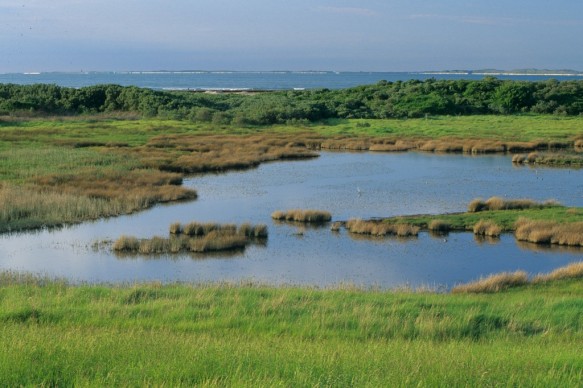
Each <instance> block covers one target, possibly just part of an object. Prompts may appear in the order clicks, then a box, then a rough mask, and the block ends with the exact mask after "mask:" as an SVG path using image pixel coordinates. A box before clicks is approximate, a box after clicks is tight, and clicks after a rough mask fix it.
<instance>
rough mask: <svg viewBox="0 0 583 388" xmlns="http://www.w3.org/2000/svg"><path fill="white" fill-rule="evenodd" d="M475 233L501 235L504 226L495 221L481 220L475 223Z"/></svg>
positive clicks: (491, 235)
mask: <svg viewBox="0 0 583 388" xmlns="http://www.w3.org/2000/svg"><path fill="white" fill-rule="evenodd" d="M473 230H474V234H476V235H479V236H488V237H499V236H500V234H501V233H502V228H501V227H500V226H499V225H498V224H496V223H495V222H493V221H487V220H480V221H478V222H477V223H476V224H475V225H474V228H473Z"/></svg>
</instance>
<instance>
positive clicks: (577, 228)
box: [515, 218, 583, 246]
mask: <svg viewBox="0 0 583 388" xmlns="http://www.w3.org/2000/svg"><path fill="white" fill-rule="evenodd" d="M515 227H516V230H515V237H516V239H517V240H519V241H528V242H532V243H535V244H557V245H567V246H583V222H569V223H558V222H556V221H546V220H529V219H526V218H521V219H519V220H518V221H517V222H516V225H515Z"/></svg>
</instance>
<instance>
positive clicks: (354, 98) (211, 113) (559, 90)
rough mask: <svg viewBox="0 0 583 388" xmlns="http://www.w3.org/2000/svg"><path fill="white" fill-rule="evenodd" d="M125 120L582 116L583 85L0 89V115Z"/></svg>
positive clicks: (489, 81)
mask: <svg viewBox="0 0 583 388" xmlns="http://www.w3.org/2000/svg"><path fill="white" fill-rule="evenodd" d="M108 112H132V113H136V114H139V115H141V116H144V117H160V118H171V119H179V120H193V121H208V122H214V123H217V124H237V125H246V124H247V125H268V124H282V123H292V124H293V123H303V122H314V121H320V120H325V119H331V118H340V119H344V118H366V119H384V118H407V117H410V118H414V117H423V116H426V115H476V114H517V113H537V114H555V115H581V114H583V81H562V82H559V81H557V80H553V79H551V80H547V81H542V82H526V81H509V80H499V79H497V78H493V77H487V78H485V79H483V80H472V81H470V80H435V79H429V80H425V81H419V80H410V81H397V82H387V81H380V82H378V83H376V84H373V85H364V86H358V87H353V88H347V89H340V90H329V89H313V90H293V91H291V90H290V91H273V92H265V93H254V94H246V95H243V94H238V93H219V94H206V93H193V92H188V91H158V90H152V89H147V88H138V87H134V86H119V85H96V86H89V87H83V88H78V89H76V88H67V87H60V86H57V85H49V84H35V85H15V84H0V115H16V114H29V115H33V114H34V115H78V114H96V113H108Z"/></svg>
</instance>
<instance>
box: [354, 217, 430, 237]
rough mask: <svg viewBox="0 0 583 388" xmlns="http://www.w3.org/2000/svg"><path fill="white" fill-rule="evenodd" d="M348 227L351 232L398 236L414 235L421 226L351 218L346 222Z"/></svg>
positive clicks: (378, 235)
mask: <svg viewBox="0 0 583 388" xmlns="http://www.w3.org/2000/svg"><path fill="white" fill-rule="evenodd" d="M345 226H346V229H347V230H348V231H349V232H350V233H354V234H364V235H371V236H377V237H382V236H391V235H392V236H398V237H414V236H417V235H418V234H419V229H420V228H419V227H417V226H414V225H410V224H405V223H399V224H390V223H387V222H381V221H364V220H361V219H351V220H348V221H347V222H346V225H345Z"/></svg>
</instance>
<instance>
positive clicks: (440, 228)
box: [427, 220, 452, 233]
mask: <svg viewBox="0 0 583 388" xmlns="http://www.w3.org/2000/svg"><path fill="white" fill-rule="evenodd" d="M451 228H452V226H451V224H450V223H449V222H447V221H444V220H431V221H430V222H429V225H427V229H429V231H431V232H434V233H448V232H449V231H450V230H451Z"/></svg>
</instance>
